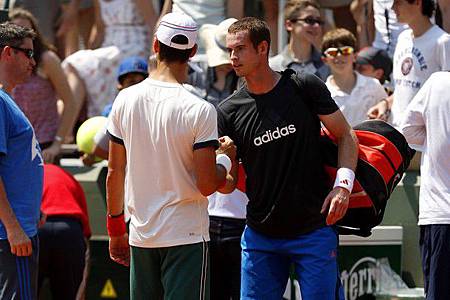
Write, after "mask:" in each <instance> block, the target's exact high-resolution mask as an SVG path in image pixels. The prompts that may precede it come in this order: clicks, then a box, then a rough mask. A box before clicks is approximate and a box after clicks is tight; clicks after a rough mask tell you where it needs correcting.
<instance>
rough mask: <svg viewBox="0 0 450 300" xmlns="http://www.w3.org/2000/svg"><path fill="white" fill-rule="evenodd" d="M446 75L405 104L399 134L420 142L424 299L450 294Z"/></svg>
mask: <svg viewBox="0 0 450 300" xmlns="http://www.w3.org/2000/svg"><path fill="white" fill-rule="evenodd" d="M449 89H450V73H449V72H436V73H434V74H432V75H431V76H430V78H429V79H428V80H427V81H426V82H425V84H424V86H423V87H422V88H421V89H420V90H419V92H418V93H417V94H416V96H415V97H414V98H413V100H412V101H411V103H409V105H408V106H407V108H406V111H405V113H404V114H403V117H402V119H401V123H400V124H401V125H400V128H401V132H402V133H403V135H404V136H405V137H406V140H407V141H408V143H410V144H414V145H421V146H422V151H423V152H422V160H421V164H420V172H421V186H420V192H419V226H420V241H419V244H420V250H421V254H422V269H423V275H424V284H425V294H426V297H425V298H426V299H427V300H445V299H448V296H449V295H450V181H449V178H450V159H449V154H448V150H449V149H450V139H449V136H450V122H449V116H450V94H449V92H448V91H449Z"/></svg>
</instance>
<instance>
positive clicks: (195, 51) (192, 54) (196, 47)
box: [189, 44, 198, 57]
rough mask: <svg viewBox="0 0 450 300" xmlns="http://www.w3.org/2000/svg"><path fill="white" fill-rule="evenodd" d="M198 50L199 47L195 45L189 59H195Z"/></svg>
mask: <svg viewBox="0 0 450 300" xmlns="http://www.w3.org/2000/svg"><path fill="white" fill-rule="evenodd" d="M197 49H198V46H197V44H195V45H194V47H192V50H191V54H189V57H193V56H194V55H195V53H197Z"/></svg>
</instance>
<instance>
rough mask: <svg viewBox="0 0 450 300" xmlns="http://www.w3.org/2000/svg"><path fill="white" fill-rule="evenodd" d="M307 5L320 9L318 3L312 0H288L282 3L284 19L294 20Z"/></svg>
mask: <svg viewBox="0 0 450 300" xmlns="http://www.w3.org/2000/svg"><path fill="white" fill-rule="evenodd" d="M308 6H312V7H314V8H316V9H318V10H319V9H320V5H319V4H318V3H317V2H316V1H314V0H288V1H287V2H286V4H285V5H284V20H285V21H287V20H294V19H295V18H297V17H298V15H299V14H300V11H302V10H304V9H305V8H307V7H308Z"/></svg>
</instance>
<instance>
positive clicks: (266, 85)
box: [245, 65, 281, 95]
mask: <svg viewBox="0 0 450 300" xmlns="http://www.w3.org/2000/svg"><path fill="white" fill-rule="evenodd" d="M280 78H281V75H280V74H279V73H277V72H275V71H274V70H272V69H271V68H270V67H269V66H268V65H267V66H264V67H262V68H258V70H255V71H254V72H253V73H252V74H250V75H249V76H246V77H245V81H246V82H247V88H248V90H249V92H250V93H252V94H257V95H258V94H265V93H267V92H270V91H271V90H272V89H273V88H274V87H275V85H276V84H277V83H278V80H280Z"/></svg>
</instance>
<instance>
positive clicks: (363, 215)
mask: <svg viewBox="0 0 450 300" xmlns="http://www.w3.org/2000/svg"><path fill="white" fill-rule="evenodd" d="M353 129H354V130H355V133H356V136H357V137H358V140H359V153H358V164H357V167H356V171H355V183H354V186H353V191H352V193H351V195H350V203H349V208H348V210H347V213H346V215H345V217H344V218H343V219H341V220H340V221H339V222H338V223H337V225H338V231H339V233H340V234H355V235H359V236H369V235H370V234H371V229H372V228H373V227H375V226H377V225H379V224H380V223H381V221H382V220H383V215H384V210H385V208H386V204H387V201H388V199H389V197H390V196H391V194H392V191H393V190H394V188H395V187H396V186H397V184H398V183H399V181H400V180H401V178H402V176H403V173H404V172H405V171H406V169H407V168H408V166H409V163H410V161H411V159H412V157H413V156H414V153H415V151H414V150H413V149H411V148H410V147H409V146H408V143H407V142H406V139H405V138H404V136H403V135H402V134H401V133H400V132H398V131H397V130H396V129H395V128H394V127H392V126H391V125H389V124H388V123H386V122H384V121H380V120H368V121H364V122H362V123H361V124H359V125H356V126H355V127H353ZM321 143H322V145H321V146H322V150H323V157H324V163H325V169H326V171H327V173H328V174H329V175H330V185H331V186H332V185H333V183H334V179H335V177H336V171H337V157H338V148H337V145H336V144H335V142H334V137H332V136H331V135H330V134H329V133H328V132H327V131H326V129H322V140H321Z"/></svg>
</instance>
